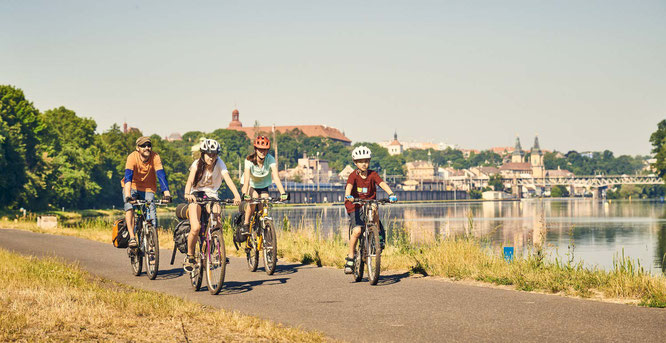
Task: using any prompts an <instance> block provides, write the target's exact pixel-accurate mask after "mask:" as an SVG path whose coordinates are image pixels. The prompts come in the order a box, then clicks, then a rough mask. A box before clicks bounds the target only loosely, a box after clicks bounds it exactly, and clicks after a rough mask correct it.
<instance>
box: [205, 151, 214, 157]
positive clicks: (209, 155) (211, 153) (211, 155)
mask: <svg viewBox="0 0 666 343" xmlns="http://www.w3.org/2000/svg"><path fill="white" fill-rule="evenodd" d="M204 154H206V156H208V157H215V156H217V153H216V152H204Z"/></svg>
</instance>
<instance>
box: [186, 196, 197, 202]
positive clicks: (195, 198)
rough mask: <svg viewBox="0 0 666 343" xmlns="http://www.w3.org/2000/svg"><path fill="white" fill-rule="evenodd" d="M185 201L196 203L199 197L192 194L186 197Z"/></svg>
mask: <svg viewBox="0 0 666 343" xmlns="http://www.w3.org/2000/svg"><path fill="white" fill-rule="evenodd" d="M185 200H187V202H195V201H197V197H195V196H194V195H192V194H187V195H185Z"/></svg>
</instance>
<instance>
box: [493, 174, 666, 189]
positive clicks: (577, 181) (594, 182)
mask: <svg viewBox="0 0 666 343" xmlns="http://www.w3.org/2000/svg"><path fill="white" fill-rule="evenodd" d="M503 180H504V181H506V182H512V183H514V184H516V183H517V184H518V185H519V186H546V187H547V186H557V185H560V186H573V187H581V188H582V187H585V188H603V187H611V186H615V185H663V184H664V180H663V179H662V178H660V177H658V176H647V175H592V176H572V177H543V178H535V177H517V178H515V179H514V178H504V179H503Z"/></svg>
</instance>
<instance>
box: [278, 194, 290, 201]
mask: <svg viewBox="0 0 666 343" xmlns="http://www.w3.org/2000/svg"><path fill="white" fill-rule="evenodd" d="M287 200H289V194H287V193H282V194H280V201H287Z"/></svg>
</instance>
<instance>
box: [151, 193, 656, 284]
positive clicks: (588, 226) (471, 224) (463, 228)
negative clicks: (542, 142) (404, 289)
mask: <svg viewBox="0 0 666 343" xmlns="http://www.w3.org/2000/svg"><path fill="white" fill-rule="evenodd" d="M665 211H666V206H665V205H664V204H663V203H660V202H651V201H612V202H595V201H591V200H583V199H575V200H555V201H549V200H543V201H542V200H525V201H520V202H480V203H460V204H453V203H446V204H394V205H389V206H382V207H381V210H380V217H381V220H382V222H383V223H384V225H385V226H386V227H387V229H388V234H389V239H391V236H392V235H395V234H396V233H397V232H399V231H401V230H404V232H405V233H406V236H407V238H408V239H409V241H410V242H411V243H412V244H427V243H430V242H434V241H436V240H438V239H442V238H446V237H448V236H452V235H464V234H470V235H474V236H476V237H486V238H487V239H488V240H489V242H490V244H492V245H496V246H499V245H504V246H514V247H515V248H516V250H517V251H527V250H528V249H530V248H531V247H532V246H533V245H534V244H545V245H546V246H547V247H549V248H550V249H549V250H550V251H551V252H552V256H551V258H553V257H554V256H558V257H559V258H565V259H566V257H565V254H566V253H567V246H568V245H569V244H570V243H571V240H572V239H573V242H574V244H575V249H574V256H575V261H581V260H582V261H584V262H585V264H586V265H587V266H593V265H597V266H599V267H601V268H606V269H610V268H612V266H613V258H614V256H616V255H617V254H619V253H622V251H623V249H624V253H625V255H626V256H630V257H632V258H634V259H638V260H639V262H640V263H641V265H642V266H643V267H644V268H646V269H648V270H650V271H651V272H655V273H656V272H661V271H663V270H666V263H665V261H664V258H665V255H666V212H665ZM232 212H233V210H227V214H228V215H230V214H231V213H232ZM158 217H159V218H158V220H159V223H160V226H163V227H174V226H175V217H174V216H173V215H159V216H158ZM273 217H274V218H275V224H276V226H277V227H278V228H279V229H281V228H282V227H283V225H284V224H285V222H287V221H288V223H289V225H290V226H291V227H292V228H294V229H303V230H316V231H317V233H318V234H319V235H321V236H322V237H323V238H331V237H332V236H333V235H334V234H341V235H342V237H347V215H346V212H345V209H344V207H342V206H326V207H287V208H274V210H273ZM285 218H287V221H285V220H284V219H285ZM572 235H573V236H572Z"/></svg>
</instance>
